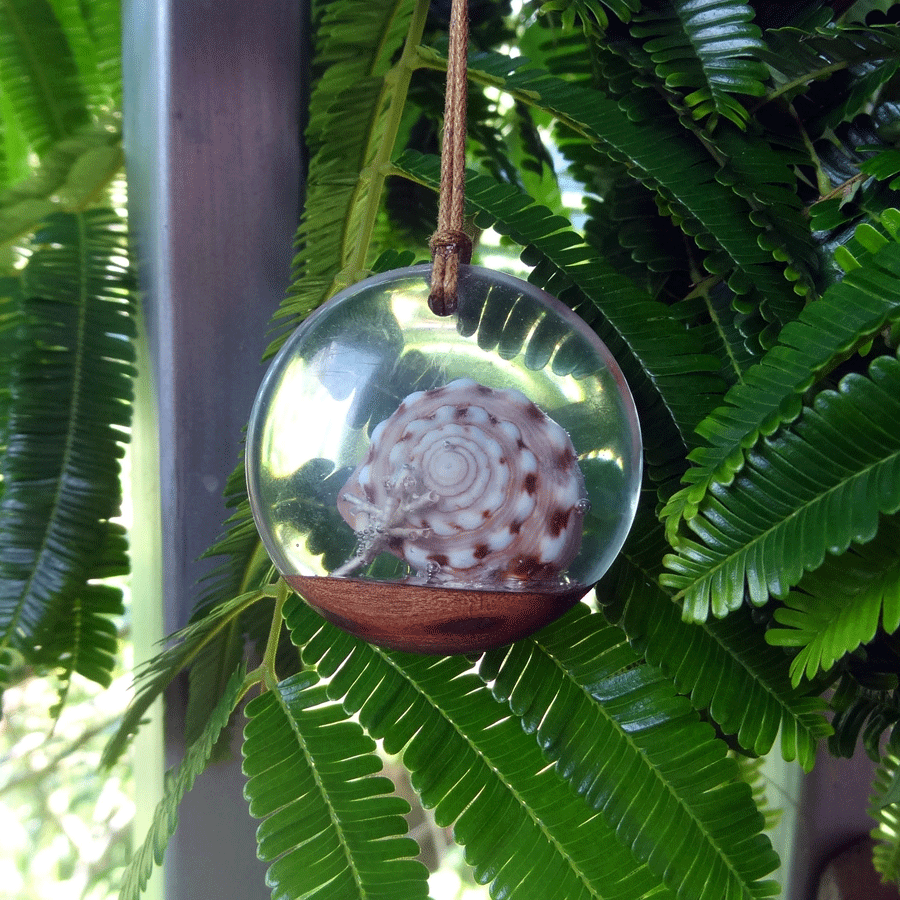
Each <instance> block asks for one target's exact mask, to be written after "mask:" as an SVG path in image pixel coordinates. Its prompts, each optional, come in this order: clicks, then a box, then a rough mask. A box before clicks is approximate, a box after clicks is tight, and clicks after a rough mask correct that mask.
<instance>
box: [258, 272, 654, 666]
mask: <svg viewBox="0 0 900 900" xmlns="http://www.w3.org/2000/svg"><path fill="white" fill-rule="evenodd" d="M430 275H431V267H430V266H427V265H425V266H414V267H411V268H407V269H399V270H395V271H392V272H386V273H384V274H382V275H377V276H375V277H373V278H368V279H366V280H365V281H362V282H360V283H359V284H356V285H354V286H352V287H351V288H348V289H347V290H345V291H342V292H341V293H340V294H338V295H337V296H335V297H334V298H333V299H332V300H330V301H329V302H328V303H326V304H325V305H324V306H322V307H321V308H320V309H319V310H317V311H316V312H315V313H313V315H312V316H310V317H309V319H307V320H306V322H304V323H303V325H301V326H300V327H299V328H298V329H297V331H296V332H295V333H294V334H293V335H292V337H291V339H290V340H289V341H288V343H286V344H285V346H284V347H283V348H282V349H281V351H280V352H279V354H278V355H277V356H276V358H275V359H274V360H273V362H272V365H271V368H270V369H269V371H268V373H267V375H266V377H265V380H264V381H263V384H262V387H261V389H260V392H259V395H258V397H257V399H256V403H255V405H254V409H253V413H252V415H251V421H250V429H249V432H248V435H247V478H248V486H249V491H250V499H251V504H252V508H253V514H254V517H255V519H256V523H257V526H258V528H259V530H260V534H261V535H262V538H263V541H264V543H265V545H266V549H267V550H268V552H269V555H270V556H271V558H272V561H273V562H274V563H275V565H276V567H277V568H278V570H279V571H280V572H281V573H282V575H284V577H285V578H286V579H287V581H288V582H289V583H290V584H291V586H292V587H294V588H295V589H296V590H297V591H298V592H299V593H300V594H301V595H302V596H303V597H304V598H305V599H306V600H307V601H308V602H309V603H310V605H311V606H313V607H314V608H315V609H317V610H318V611H319V612H320V613H321V614H322V615H323V616H324V617H325V618H327V619H329V620H330V621H331V622H333V623H335V624H336V625H339V626H341V627H343V628H345V629H347V630H348V631H351V632H353V633H354V634H357V635H359V636H361V637H364V638H366V639H367V640H370V641H373V642H374V643H378V644H381V645H384V646H390V647H397V648H400V649H404V650H418V651H424V652H434V653H452V652H469V651H474V650H482V649H486V648H488V647H493V646H499V645H502V644H505V643H509V642H510V641H513V640H516V639H518V638H520V637H522V636H524V635H526V634H529V633H531V632H533V631H535V630H536V629H537V628H540V627H542V626H543V625H545V624H547V623H548V622H550V621H552V620H553V619H555V618H557V617H558V616H559V615H561V614H562V613H563V612H565V611H566V610H567V609H569V608H570V607H571V606H572V605H573V604H574V603H576V602H577V601H578V600H580V599H581V598H582V597H583V596H584V595H585V594H586V593H587V592H588V591H589V590H590V588H591V586H592V585H593V584H594V583H595V582H596V581H597V580H598V579H599V578H600V576H601V575H602V574H603V573H604V572H605V571H606V569H607V568H608V567H609V565H610V563H611V562H612V560H613V559H614V558H615V556H616V554H617V553H618V551H619V549H620V548H621V546H622V543H623V541H624V539H625V535H626V534H627V532H628V529H629V527H630V525H631V521H632V519H633V516H634V512H635V508H636V505H637V496H638V490H639V485H640V475H641V446H640V434H639V428H638V421H637V415H636V412H635V408H634V403H633V401H632V398H631V395H630V393H629V391H628V388H627V386H626V384H625V381H624V378H623V376H622V373H621V371H620V370H619V367H618V366H617V365H616V363H615V361H614V360H613V358H612V356H611V355H610V353H609V351H608V350H607V349H606V347H605V346H604V345H603V343H602V342H601V341H600V340H599V339H598V338H597V336H596V334H595V333H594V332H593V331H592V330H591V329H590V328H589V327H588V326H587V325H586V324H585V323H584V322H583V321H582V320H581V319H580V318H578V317H577V316H576V315H575V314H574V313H573V312H572V311H571V310H570V309H568V307H566V306H565V305H563V304H562V303H561V302H560V301H559V300H557V299H556V298H554V297H552V296H551V295H549V294H547V293H545V292H544V291H542V290H540V289H539V288H537V287H535V286H534V285H531V284H528V283H527V282H524V281H521V280H520V279H518V278H514V277H512V276H510V275H506V274H503V273H500V272H495V271H491V270H489V269H484V268H480V267H477V266H462V267H461V268H460V270H459V274H458V285H457V297H458V302H457V311H456V312H455V313H454V314H453V315H451V316H437V315H435V314H434V313H433V312H431V310H430V308H429V306H428V293H429V277H430Z"/></svg>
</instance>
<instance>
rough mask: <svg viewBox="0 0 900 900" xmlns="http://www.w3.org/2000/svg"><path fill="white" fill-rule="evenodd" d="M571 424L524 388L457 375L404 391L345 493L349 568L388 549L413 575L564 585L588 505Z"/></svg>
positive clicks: (497, 584) (510, 586)
mask: <svg viewBox="0 0 900 900" xmlns="http://www.w3.org/2000/svg"><path fill="white" fill-rule="evenodd" d="M588 505H589V504H588V501H587V496H586V491H585V486H584V478H583V476H582V473H581V470H580V468H579V467H578V461H577V459H576V455H575V450H574V448H573V446H572V442H571V440H570V439H569V436H568V435H567V434H566V432H565V431H564V430H563V429H562V428H561V427H560V426H559V425H557V424H556V422H554V421H553V420H552V419H550V418H548V417H547V416H546V415H545V414H544V413H543V412H542V411H541V410H540V409H538V407H537V406H536V405H535V404H534V403H532V402H531V401H530V400H529V399H528V398H527V397H526V396H525V395H524V394H522V393H521V392H520V391H517V390H513V389H503V390H495V389H492V388H488V387H485V386H484V385H481V384H478V383H477V382H475V381H473V380H471V379H467V378H461V379H458V380H456V381H452V382H450V383H449V384H447V385H445V386H444V387H440V388H435V389H434V390H430V391H417V392H416V393H413V394H410V395H409V396H407V397H406V398H405V399H404V400H403V401H402V402H401V404H400V406H399V407H398V408H397V410H396V412H394V413H393V415H391V416H390V417H389V418H387V419H385V420H384V421H383V422H381V423H379V424H378V425H377V426H376V427H375V429H374V430H373V432H372V440H371V444H370V446H369V449H368V451H367V452H366V455H365V457H364V458H363V460H362V462H361V463H360V464H359V466H358V467H357V468H356V470H355V471H354V472H353V474H352V475H351V476H350V478H349V479H348V481H347V483H346V485H345V486H344V488H343V490H342V491H341V492H340V494H339V498H338V503H337V506H338V510H339V512H340V514H341V516H343V518H344V520H345V521H346V522H347V523H348V524H349V525H350V527H351V528H353V529H354V531H355V532H356V535H357V540H358V547H357V551H356V554H355V555H354V556H353V557H352V558H351V559H350V560H348V561H347V562H346V563H344V564H343V565H342V566H340V567H339V568H338V569H336V570H335V571H334V572H333V573H332V574H334V575H349V574H351V573H352V572H354V571H356V570H358V569H360V568H362V567H364V566H366V565H367V564H368V563H369V562H371V560H372V559H374V557H375V556H376V555H377V554H378V553H380V552H382V551H383V550H389V551H390V552H391V553H393V554H394V555H396V556H397V557H399V558H401V559H403V560H405V561H406V562H407V563H408V564H409V565H410V566H411V567H412V568H413V569H414V570H415V572H416V577H417V578H418V579H420V580H421V579H424V580H426V581H428V582H433V583H438V584H445V585H451V586H454V585H459V586H465V587H484V588H493V589H497V588H499V589H504V590H516V589H520V590H525V589H533V588H535V587H536V586H538V587H543V586H547V587H549V586H554V585H559V584H560V583H561V579H560V575H561V573H562V572H564V571H565V569H566V568H567V567H568V566H569V565H570V564H571V562H572V560H573V559H574V558H575V557H576V556H577V554H578V551H579V549H580V547H581V535H582V525H583V522H582V520H583V515H584V513H585V511H586V510H587V508H588Z"/></svg>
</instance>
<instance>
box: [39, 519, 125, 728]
mask: <svg viewBox="0 0 900 900" xmlns="http://www.w3.org/2000/svg"><path fill="white" fill-rule="evenodd" d="M95 555H96V557H97V558H98V559H102V560H105V562H104V565H106V566H107V567H109V566H110V563H112V564H113V567H112V568H111V569H110V574H111V575H115V574H121V573H123V572H127V571H128V539H127V535H126V532H125V529H124V528H123V527H122V526H121V525H119V524H118V523H113V522H109V523H106V527H105V528H104V529H103V530H102V532H101V535H100V537H99V539H98V543H97V548H96V550H95ZM124 612H125V608H124V603H123V599H122V591H121V590H120V589H119V588H118V587H114V586H113V585H111V584H103V583H99V584H94V583H89V584H86V585H83V586H82V587H81V588H80V589H78V590H77V591H74V592H73V595H72V597H71V602H70V603H69V604H68V606H67V607H66V608H65V609H63V610H61V612H60V613H59V616H58V617H57V618H54V619H53V620H52V622H50V623H49V624H48V626H47V627H45V628H44V629H42V632H41V633H40V634H39V635H37V636H36V638H35V646H36V651H35V654H34V659H35V662H36V663H37V664H38V665H39V666H42V667H47V668H49V669H54V668H55V669H56V670H57V677H58V679H59V681H60V683H61V696H60V704H59V709H58V710H56V711H55V712H54V715H58V713H59V711H60V710H61V709H62V705H63V703H64V701H65V697H66V695H67V693H68V689H69V684H70V680H71V677H72V674H73V673H74V672H77V673H78V674H79V675H81V676H83V677H84V678H88V679H90V680H91V681H94V682H96V683H97V684H100V685H102V686H103V687H109V685H110V684H111V683H112V673H113V670H114V669H115V666H116V662H117V654H116V651H117V648H118V643H119V639H118V628H117V619H118V618H119V617H120V616H122V615H123V614H124Z"/></svg>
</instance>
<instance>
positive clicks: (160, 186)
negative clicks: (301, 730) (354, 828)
mask: <svg viewBox="0 0 900 900" xmlns="http://www.w3.org/2000/svg"><path fill="white" fill-rule="evenodd" d="M302 8H303V0H269V2H268V3H265V4H256V3H247V2H245V0H124V2H123V73H124V118H125V122H124V125H125V144H126V155H127V166H128V178H129V195H130V211H131V227H132V232H133V236H134V246H135V249H136V252H137V258H138V265H139V277H140V285H141V290H142V292H143V296H144V298H145V321H146V330H147V346H148V350H149V356H150V361H151V365H150V372H149V373H148V377H149V379H150V381H151V383H152V393H148V397H149V402H150V403H151V404H153V405H154V406H155V408H154V409H152V410H151V415H150V419H151V420H152V419H155V425H156V433H155V435H151V437H153V438H155V439H156V440H157V441H158V466H159V468H158V473H154V472H150V473H145V474H144V475H143V476H142V474H141V472H140V471H138V472H137V473H136V478H137V480H138V484H139V485H140V483H141V479H142V477H143V478H144V480H145V483H146V484H152V483H153V479H154V476H155V475H157V474H158V478H159V485H160V490H159V494H158V497H157V496H155V495H154V494H153V493H152V492H151V494H150V496H146V492H141V491H140V490H138V491H137V492H136V497H135V500H136V504H138V506H136V508H135V518H136V520H137V521H142V522H143V524H144V525H145V526H149V527H150V528H151V529H152V523H153V522H154V517H155V515H157V514H158V516H159V520H160V521H161V528H160V534H159V551H158V553H157V559H156V563H155V568H154V564H150V565H148V558H147V557H148V556H149V555H152V553H153V550H152V547H153V543H154V542H153V540H152V536H151V537H150V538H149V539H148V540H146V541H143V540H140V539H138V540H137V541H136V542H135V546H134V549H133V553H134V555H135V556H136V557H139V556H141V555H142V554H144V556H143V558H142V560H141V564H140V565H139V566H138V570H139V571H140V572H141V573H142V578H144V579H145V583H143V584H140V585H138V584H136V585H135V588H136V591H135V603H136V604H137V603H146V604H152V603H153V602H154V596H155V595H156V596H160V597H161V602H162V605H163V615H162V616H161V624H162V627H163V628H164V630H165V632H167V633H170V632H172V631H174V630H175V629H177V628H179V627H181V626H182V625H184V624H185V622H186V621H187V618H188V616H189V614H190V610H191V608H192V606H193V603H194V600H195V598H196V594H197V592H196V584H197V581H198V579H199V578H200V577H201V576H202V575H203V574H204V572H205V571H206V569H205V568H204V566H203V565H202V564H201V563H200V562H198V557H199V556H200V554H201V553H202V552H203V551H204V550H205V549H206V548H207V547H208V546H209V545H210V544H211V543H212V542H213V541H214V540H215V539H216V538H217V537H218V536H219V534H220V532H221V530H222V525H223V521H224V518H225V514H226V511H225V508H224V504H223V502H222V490H223V488H224V485H225V480H226V478H227V476H228V475H229V474H230V472H231V471H232V469H233V468H234V466H235V465H236V463H237V461H238V454H239V449H240V442H241V439H242V429H243V427H244V425H245V424H246V421H247V417H248V414H249V410H250V405H251V402H252V399H253V396H254V395H255V392H256V389H257V386H258V384H259V381H260V379H261V377H262V374H263V368H262V367H261V365H260V357H261V355H262V352H263V350H264V348H265V345H266V330H267V323H268V321H269V318H270V316H271V314H272V312H273V311H274V309H275V308H276V307H277V305H278V303H279V301H280V299H281V297H282V296H283V295H284V291H285V288H286V286H287V282H288V277H289V271H290V260H291V256H292V238H293V234H294V231H295V229H296V225H297V221H298V216H299V195H300V184H299V170H300V167H299V163H298V161H299V159H300V120H301V70H302V66H301V56H302V55H301V49H300V48H301V34H300V32H301V19H302V16H301V10H302ZM147 418H148V417H147V410H143V411H142V410H139V411H138V421H139V422H141V421H145V422H146V421H147ZM147 437H148V434H147V432H146V430H145V432H144V434H143V435H142V439H143V440H144V442H146V439H147ZM143 464H144V465H146V464H147V463H146V462H144V463H143ZM142 503H143V504H144V508H143V509H141V508H140V506H139V504H142ZM139 527H140V526H139ZM155 572H159V573H160V576H161V585H159V586H156V585H153V584H149V583H146V580H147V579H149V580H150V581H154V580H155V578H154V573H155ZM145 612H146V610H145ZM151 621H152V615H151ZM136 637H137V639H138V640H139V641H140V639H141V637H142V636H141V635H136ZM143 637H144V638H145V640H146V636H143ZM159 637H161V635H153V636H152V637H151V640H152V639H155V638H159ZM181 700H182V698H180V697H179V696H178V695H177V694H174V693H173V694H172V695H170V696H169V697H167V705H168V710H167V715H166V734H165V746H166V757H167V760H168V762H169V764H172V763H173V762H175V761H176V760H177V759H179V758H180V757H181V756H182V754H183V752H184V745H183V743H184V742H183V737H182V733H181V720H182V714H183V709H181V708H179V707H181V706H182V703H181ZM150 774H151V776H153V773H150ZM142 777H144V776H143V775H142V771H141V760H140V758H139V759H138V763H137V779H138V780H139V781H140V779H141V778H142ZM242 784H243V779H242V777H241V774H240V763H239V761H235V762H234V763H229V764H217V765H216V766H214V767H213V768H211V769H210V771H209V772H208V773H206V775H204V776H203V777H202V778H201V779H199V780H198V782H197V784H196V786H195V788H194V791H192V793H191V794H190V795H189V796H188V798H187V800H186V802H185V804H184V805H183V807H182V810H181V814H180V824H179V828H178V831H177V833H176V835H175V837H174V839H173V842H172V843H171V844H170V847H169V851H168V854H167V860H166V870H167V877H166V892H165V893H166V897H167V900H187V898H190V900H206V898H210V900H212V898H217V900H218V898H221V897H241V898H242V900H252V898H255V897H259V898H263V897H267V896H268V891H267V890H266V888H265V883H264V877H263V872H264V869H263V867H262V865H261V864H260V863H259V862H258V861H257V860H256V858H255V840H254V834H253V832H254V826H253V823H252V822H251V821H250V819H249V817H248V814H247V807H246V803H245V802H244V800H243V798H242V796H241V790H242Z"/></svg>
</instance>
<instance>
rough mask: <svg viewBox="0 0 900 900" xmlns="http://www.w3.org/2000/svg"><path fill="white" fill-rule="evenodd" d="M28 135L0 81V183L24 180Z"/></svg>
mask: <svg viewBox="0 0 900 900" xmlns="http://www.w3.org/2000/svg"><path fill="white" fill-rule="evenodd" d="M28 153H29V147H28V136H27V135H26V134H25V130H24V129H23V128H22V124H21V122H20V121H19V116H18V114H17V113H16V110H15V107H14V106H13V104H12V102H11V101H10V98H9V95H8V94H7V92H6V89H5V88H4V87H3V84H2V82H0V185H7V184H15V183H16V182H19V181H24V180H25V179H26V178H27V177H28V176H29V174H30V173H31V166H30V164H29V162H30V161H29V158H28Z"/></svg>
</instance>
